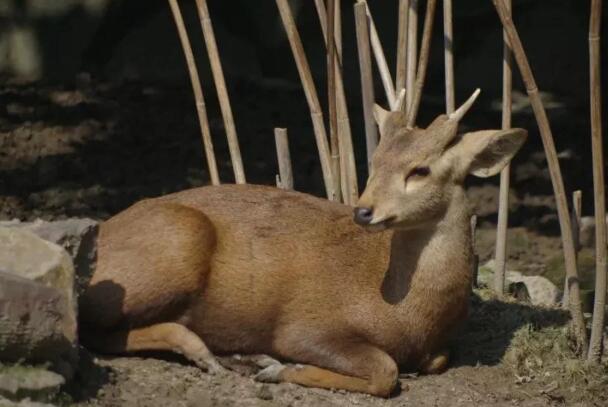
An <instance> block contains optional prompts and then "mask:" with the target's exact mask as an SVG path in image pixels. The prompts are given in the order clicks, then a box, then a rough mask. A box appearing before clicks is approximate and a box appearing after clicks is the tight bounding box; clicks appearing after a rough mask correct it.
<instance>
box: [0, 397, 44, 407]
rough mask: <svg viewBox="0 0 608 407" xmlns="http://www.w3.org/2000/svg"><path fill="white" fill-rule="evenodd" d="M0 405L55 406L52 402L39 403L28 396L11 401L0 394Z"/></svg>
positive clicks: (25, 406)
mask: <svg viewBox="0 0 608 407" xmlns="http://www.w3.org/2000/svg"><path fill="white" fill-rule="evenodd" d="M0 407H55V405H54V404H48V403H39V402H37V401H32V400H30V399H28V398H26V399H24V400H21V401H11V400H9V399H6V398H4V397H2V396H0Z"/></svg>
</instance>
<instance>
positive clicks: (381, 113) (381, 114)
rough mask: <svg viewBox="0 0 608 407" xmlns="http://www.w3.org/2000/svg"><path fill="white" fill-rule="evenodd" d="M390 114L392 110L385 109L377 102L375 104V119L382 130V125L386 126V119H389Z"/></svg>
mask: <svg viewBox="0 0 608 407" xmlns="http://www.w3.org/2000/svg"><path fill="white" fill-rule="evenodd" d="M390 114H391V112H389V111H388V110H384V109H383V108H382V107H380V105H378V104H377V103H375V104H374V119H375V120H376V123H378V128H379V129H380V130H382V127H383V126H384V123H386V120H387V119H388V117H389V116H390Z"/></svg>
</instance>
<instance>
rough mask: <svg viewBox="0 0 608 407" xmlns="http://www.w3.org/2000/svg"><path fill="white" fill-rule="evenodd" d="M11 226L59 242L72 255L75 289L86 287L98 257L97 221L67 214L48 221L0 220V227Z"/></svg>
mask: <svg viewBox="0 0 608 407" xmlns="http://www.w3.org/2000/svg"><path fill="white" fill-rule="evenodd" d="M1 227H6V228H14V229H18V230H25V231H29V232H32V233H34V234H35V235H37V236H38V237H40V238H41V239H44V240H46V241H49V242H52V243H55V244H57V245H59V246H62V247H63V248H64V249H65V250H66V251H67V252H68V253H69V254H70V256H71V257H72V259H73V261H74V267H75V271H76V292H77V293H78V294H80V293H81V292H82V290H83V289H84V287H86V285H87V283H88V280H89V279H90V277H91V274H92V272H93V270H94V269H95V263H96V260H97V257H96V254H97V251H96V241H97V232H98V230H99V223H98V222H97V221H95V220H93V219H89V218H70V219H65V220H58V221H52V222H47V221H43V220H41V219H37V220H35V221H33V222H20V221H19V220H11V221H4V222H0V228H1Z"/></svg>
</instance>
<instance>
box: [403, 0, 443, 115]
mask: <svg viewBox="0 0 608 407" xmlns="http://www.w3.org/2000/svg"><path fill="white" fill-rule="evenodd" d="M436 4H437V2H436V0H427V2H426V14H425V16H424V29H423V32H422V46H421V47H420V60H419V61H418V75H417V77H416V85H415V86H416V88H415V90H414V98H413V99H412V104H411V106H408V108H407V124H408V127H412V126H413V125H414V124H415V123H416V116H418V108H419V107H420V99H421V98H422V89H423V88H424V79H425V78H426V68H427V66H428V63H429V52H430V50H431V36H432V35H433V21H434V20H435V5H436Z"/></svg>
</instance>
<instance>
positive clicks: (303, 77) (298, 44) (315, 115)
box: [276, 0, 336, 200]
mask: <svg viewBox="0 0 608 407" xmlns="http://www.w3.org/2000/svg"><path fill="white" fill-rule="evenodd" d="M276 3H277V7H278V9H279V13H280V15H281V21H282V22H283V26H284V27H285V32H286V33H287V38H288V40H289V45H290V47H291V51H292V53H293V56H294V59H295V62H296V66H297V68H298V73H299V75H300V81H301V82H302V87H303V88H304V94H305V96H306V101H307V102H308V107H309V109H310V116H311V119H312V124H313V128H314V133H315V138H316V141H317V149H318V150H319V160H320V161H321V171H322V172H323V181H324V182H325V191H326V193H327V197H328V198H329V199H330V200H335V199H336V193H335V190H334V188H333V186H334V182H333V176H332V172H331V160H330V153H329V145H328V143H327V132H326V130H325V124H324V123H323V113H322V111H321V106H320V104H319V97H318V96H317V91H316V89H315V84H314V81H313V78H312V74H311V72H310V67H309V65H308V61H307V60H306V55H305V54H304V48H303V46H302V40H301V39H300V34H299V33H298V30H297V28H296V24H295V21H294V18H293V15H292V13H291V9H290V7H289V3H288V2H287V0H276Z"/></svg>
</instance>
